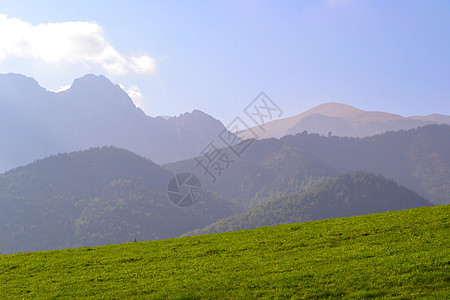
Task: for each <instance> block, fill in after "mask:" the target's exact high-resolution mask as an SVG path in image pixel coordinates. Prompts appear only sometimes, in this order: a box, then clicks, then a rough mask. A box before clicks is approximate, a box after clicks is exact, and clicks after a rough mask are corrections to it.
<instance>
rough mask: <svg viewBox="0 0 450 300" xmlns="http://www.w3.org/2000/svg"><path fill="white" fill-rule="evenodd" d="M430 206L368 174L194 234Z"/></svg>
mask: <svg viewBox="0 0 450 300" xmlns="http://www.w3.org/2000/svg"><path fill="white" fill-rule="evenodd" d="M430 205H431V204H430V203H429V202H428V201H427V200H425V199H424V198H422V197H420V196H418V195H417V194H416V193H414V192H413V191H411V190H409V189H407V188H405V187H400V186H398V185H397V184H396V183H395V182H394V181H392V180H387V179H385V178H384V177H382V176H376V175H374V174H372V173H367V172H356V173H352V174H345V175H341V176H339V177H336V178H332V179H331V178H328V179H324V180H322V181H320V182H318V183H316V184H315V185H313V186H311V187H307V188H306V189H305V190H303V191H302V192H300V193H294V194H289V195H285V196H282V197H280V198H277V199H273V200H270V201H268V202H266V203H264V204H261V205H259V206H257V207H255V208H254V209H252V210H251V211H249V212H247V213H244V214H240V215H235V216H231V217H229V218H226V219H223V220H220V221H218V222H217V223H214V224H211V225H208V226H207V227H206V228H203V229H200V230H199V229H197V230H195V231H193V232H191V233H188V235H191V234H194V235H196V234H208V233H217V232H224V231H231V230H242V229H253V228H258V227H262V226H273V225H278V224H287V223H298V222H306V221H313V220H321V219H330V218H340V217H350V216H355V215H365V214H370V213H379V212H387V211H395V210H403V209H409V208H417V207H422V206H430Z"/></svg>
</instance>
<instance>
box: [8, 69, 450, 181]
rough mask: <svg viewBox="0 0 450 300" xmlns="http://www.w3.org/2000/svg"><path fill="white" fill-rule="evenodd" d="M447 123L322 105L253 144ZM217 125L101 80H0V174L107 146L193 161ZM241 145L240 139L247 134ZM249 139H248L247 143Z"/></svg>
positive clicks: (280, 123) (272, 126)
mask: <svg viewBox="0 0 450 300" xmlns="http://www.w3.org/2000/svg"><path fill="white" fill-rule="evenodd" d="M433 123H434V124H442V123H450V117H449V116H444V115H430V116H424V117H411V118H404V117H401V116H398V115H392V114H388V113H381V112H364V111H361V110H358V109H356V108H353V107H351V106H348V105H344V104H337V103H327V104H322V105H319V106H317V107H314V108H312V109H310V110H308V111H306V112H304V113H302V114H300V115H297V116H294V117H290V118H286V119H281V120H277V121H273V122H270V123H268V124H266V126H265V127H264V130H265V131H261V130H260V128H253V130H254V131H255V132H257V134H258V136H259V137H260V138H265V137H277V138H279V137H282V136H284V135H286V134H295V133H298V132H303V131H304V130H306V131H308V132H311V133H319V134H323V135H327V134H328V132H332V134H333V135H338V136H368V135H373V134H376V133H382V132H385V131H387V130H398V129H408V128H414V127H417V126H422V125H426V124H433ZM223 130H226V129H225V127H224V125H223V124H222V123H221V122H220V121H219V120H216V119H214V118H213V117H211V116H209V115H208V114H205V113H203V112H201V111H198V110H194V111H193V112H192V113H185V114H182V115H180V116H178V117H156V118H154V117H150V116H147V115H145V113H144V112H143V111H142V110H140V109H139V108H136V106H135V105H134V103H133V102H132V100H131V99H130V97H129V96H128V95H127V94H126V93H125V92H124V91H123V90H122V89H121V88H120V87H119V86H118V85H115V84H113V83H111V82H110V81H109V80H108V79H107V78H105V77H104V76H95V75H92V74H90V75H86V76H84V77H82V78H79V79H76V80H75V81H74V82H73V84H72V86H71V87H70V88H69V89H68V90H66V91H63V92H59V93H54V92H49V91H47V90H45V89H44V88H42V87H41V86H39V84H38V83H37V82H36V81H35V80H34V79H32V78H29V77H26V76H23V75H20V74H11V73H10V74H0V140H1V141H3V143H2V147H0V172H4V171H6V170H8V169H12V168H14V167H17V166H20V165H25V164H27V163H30V162H32V161H34V160H36V159H41V158H44V157H47V156H50V155H55V154H58V153H63V152H72V151H78V150H83V149H89V148H90V147H101V146H105V145H106V146H108V145H113V146H116V147H120V148H124V149H127V150H130V151H132V152H134V153H137V154H139V155H142V156H144V157H146V158H149V159H151V160H152V161H154V162H156V163H159V164H161V163H168V162H173V161H178V160H181V159H187V158H191V157H193V156H196V155H198V154H199V153H200V152H201V151H202V150H203V149H204V148H205V146H206V145H208V144H209V143H210V142H211V141H215V144H216V145H217V146H221V145H223V146H225V145H224V144H223V143H222V142H221V141H220V139H219V138H218V135H219V134H220V133H221V132H222V131H223ZM241 137H247V134H246V132H242V133H241ZM250 137H253V135H251V136H250Z"/></svg>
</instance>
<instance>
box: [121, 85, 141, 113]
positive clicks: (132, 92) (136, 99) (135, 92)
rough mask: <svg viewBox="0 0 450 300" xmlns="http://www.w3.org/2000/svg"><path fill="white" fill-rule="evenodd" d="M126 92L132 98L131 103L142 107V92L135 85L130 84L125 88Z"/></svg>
mask: <svg viewBox="0 0 450 300" xmlns="http://www.w3.org/2000/svg"><path fill="white" fill-rule="evenodd" d="M121 87H122V86H121ZM122 89H123V88H122ZM127 94H128V96H130V98H131V100H133V103H134V105H136V107H139V108H142V93H141V90H140V89H139V87H138V86H137V85H135V84H134V85H132V86H131V87H130V88H129V89H128V90H127Z"/></svg>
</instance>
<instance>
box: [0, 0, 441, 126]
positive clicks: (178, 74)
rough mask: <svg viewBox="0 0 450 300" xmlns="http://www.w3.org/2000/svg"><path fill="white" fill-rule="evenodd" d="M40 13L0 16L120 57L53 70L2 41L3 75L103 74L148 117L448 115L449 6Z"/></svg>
mask: <svg viewBox="0 0 450 300" xmlns="http://www.w3.org/2000/svg"><path fill="white" fill-rule="evenodd" d="M35 3H36V1H2V3H1V5H0V14H3V15H6V17H4V18H6V19H8V22H9V21H11V20H12V18H17V19H19V20H20V21H21V22H22V23H29V27H35V26H38V25H39V24H46V23H65V22H69V21H83V22H95V23H96V24H97V25H99V26H101V28H102V29H103V32H102V33H101V34H102V35H103V36H104V37H105V38H106V42H107V44H108V45H107V46H111V47H112V48H113V49H114V51H115V52H114V53H115V54H114V55H115V56H114V55H113V56H108V58H105V59H104V60H102V61H101V62H99V61H97V60H98V57H97V58H96V59H97V60H96V59H93V58H86V60H83V59H85V57H84V56H80V57H82V58H80V60H79V61H76V62H74V61H70V60H69V59H66V60H64V59H62V58H60V59H59V60H58V61H56V59H55V62H49V58H47V59H43V58H42V57H38V56H36V57H31V56H30V54H23V53H22V54H20V55H19V54H15V53H14V51H18V50H5V49H9V48H8V45H5V43H7V42H5V39H2V40H3V43H4V44H3V46H2V41H0V73H8V72H15V73H22V74H25V75H28V76H32V77H34V78H36V80H38V81H39V82H40V84H41V85H42V86H44V87H45V88H47V89H51V90H56V89H58V88H59V87H61V86H65V85H68V84H70V83H71V82H72V81H73V79H74V78H77V77H81V76H82V75H84V74H86V73H95V74H103V75H105V76H107V77H108V78H110V79H111V80H112V81H113V82H114V83H120V84H123V86H124V89H126V90H129V89H130V88H131V87H133V86H134V89H135V90H136V87H137V88H138V89H139V90H140V93H141V94H142V97H141V100H140V101H141V107H142V108H143V110H144V111H145V112H146V113H147V114H148V115H151V116H157V115H179V114H180V113H183V112H186V111H192V110H193V109H200V110H202V111H204V112H206V113H209V114H211V115H213V116H215V117H217V118H219V119H220V120H221V121H223V122H224V123H227V122H229V121H231V120H232V119H233V118H234V117H235V116H237V115H239V114H241V112H242V109H243V108H244V107H245V106H246V105H247V103H249V102H250V101H252V100H253V98H254V97H255V96H257V94H258V93H259V92H260V91H265V92H266V93H267V94H268V95H269V96H270V97H271V98H272V99H273V100H274V101H275V102H277V103H278V105H279V106H280V107H281V108H282V109H283V110H284V112H285V114H284V116H290V115H294V114H297V113H300V112H302V111H304V110H306V109H308V108H311V107H313V106H315V105H318V104H321V103H324V102H330V101H334V102H342V103H346V104H349V105H353V106H356V107H358V108H361V109H365V110H381V111H387V112H392V113H398V114H401V115H406V116H411V115H419V114H420V115H424V114H430V113H441V114H449V115H450V55H449V53H450V1H444V0H442V1H433V0H427V1H414V0H412V1H392V0H386V1H383V0H373V1H365V0H322V1H320V0H317V1H316V0H311V1H242V0H240V1H39V4H38V5H37V4H35ZM11 22H12V21H11ZM22 23H21V24H22ZM3 24H10V23H3ZM11 24H12V23H11ZM0 26H1V25H0ZM4 26H5V25H4ZM8 26H9V25H8ZM98 28H100V27H98ZM70 30H72V29H70ZM76 30H78V29H76ZM3 32H5V30H3ZM4 34H5V33H4ZM60 34H64V33H60ZM0 38H1V28H0ZM75 39H76V38H75ZM6 40H7V41H8V39H6ZM78 40H81V39H78ZM78 40H77V41H78ZM53 42H57V41H51V40H50V41H46V43H47V45H49V44H51V43H53ZM80 43H84V44H83V47H88V46H89V45H88V42H86V41H85V40H84V39H83V41H80ZM2 47H3V48H2ZM105 47H106V46H105ZM72 48H73V47H72ZM2 49H3V52H4V53H6V55H4V57H3V59H1V54H2V53H1V51H2ZM33 49H34V48H33ZM83 49H87V48H83ZM8 51H9V52H8ZM74 51H75V50H74ZM117 53H118V54H117ZM116 54H117V55H116ZM55 55H58V54H57V53H56V54H55ZM118 55H120V57H119V58H118V59H119V60H120V59H122V60H123V62H122V63H123V64H121V65H120V66H122V67H123V68H125V69H126V70H127V71H123V72H122V73H121V74H119V73H120V72H119V73H118V72H111V70H109V69H107V68H105V67H104V66H103V65H102V63H103V64H104V63H105V62H109V61H107V60H108V59H111V57H118ZM139 57H141V58H142V57H144V58H145V59H148V60H149V61H150V62H151V61H153V60H154V61H153V62H154V63H155V64H156V69H152V66H153V65H149V67H148V68H147V69H146V71H142V72H139V71H137V70H136V68H135V67H133V66H134V65H132V61H133V59H135V58H139ZM150 59H153V60H150ZM114 62H116V61H114ZM114 66H117V65H114ZM153 67H154V66H153Z"/></svg>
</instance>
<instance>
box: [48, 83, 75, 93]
mask: <svg viewBox="0 0 450 300" xmlns="http://www.w3.org/2000/svg"><path fill="white" fill-rule="evenodd" d="M71 86H72V85H71V84H68V85H62V86H60V87H59V89H57V90H53V91H52V92H55V93H59V92H64V91H67V90H68V89H70V87H71Z"/></svg>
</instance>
